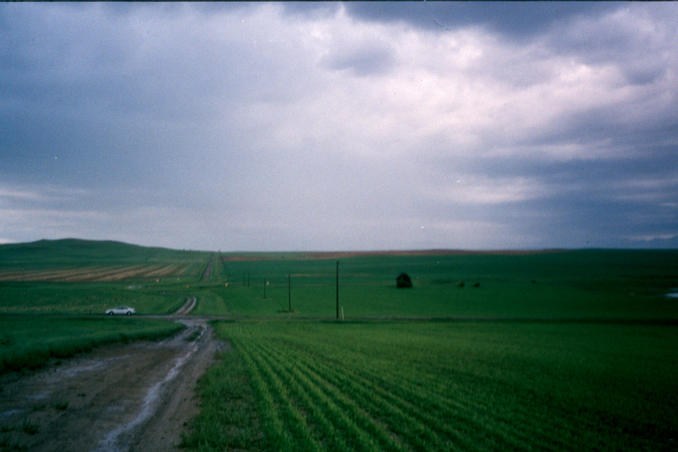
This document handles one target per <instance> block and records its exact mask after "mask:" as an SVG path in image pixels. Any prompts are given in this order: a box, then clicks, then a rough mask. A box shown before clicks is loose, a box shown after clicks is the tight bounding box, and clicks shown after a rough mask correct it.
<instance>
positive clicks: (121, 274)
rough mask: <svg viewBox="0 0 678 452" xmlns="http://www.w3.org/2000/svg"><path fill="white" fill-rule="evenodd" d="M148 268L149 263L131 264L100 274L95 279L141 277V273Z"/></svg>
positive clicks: (109, 279)
mask: <svg viewBox="0 0 678 452" xmlns="http://www.w3.org/2000/svg"><path fill="white" fill-rule="evenodd" d="M150 268H152V269H155V267H150ZM148 270H149V265H147V264H139V265H132V266H130V267H127V268H125V269H122V270H120V271H117V272H114V273H110V274H108V275H104V276H101V277H99V278H98V279H97V280H98V281H120V280H122V279H129V278H135V277H142V275H143V274H144V273H146V272H147V271H148Z"/></svg>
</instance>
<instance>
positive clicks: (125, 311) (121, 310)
mask: <svg viewBox="0 0 678 452" xmlns="http://www.w3.org/2000/svg"><path fill="white" fill-rule="evenodd" d="M136 313H137V311H135V310H134V308H130V307H129V306H118V307H117V308H113V309H109V310H107V311H106V315H114V314H115V315H132V314H136Z"/></svg>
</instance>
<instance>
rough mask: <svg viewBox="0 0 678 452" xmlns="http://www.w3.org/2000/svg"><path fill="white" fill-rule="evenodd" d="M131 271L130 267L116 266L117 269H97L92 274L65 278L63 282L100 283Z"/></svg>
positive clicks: (87, 273) (84, 273) (83, 273)
mask: <svg viewBox="0 0 678 452" xmlns="http://www.w3.org/2000/svg"><path fill="white" fill-rule="evenodd" d="M128 269H129V266H126V265H122V266H116V267H107V268H101V269H97V271H91V272H85V271H83V272H79V273H74V274H73V275H71V276H69V277H67V278H64V279H63V281H73V282H76V281H99V280H101V278H103V277H105V276H107V275H110V274H116V273H119V272H124V271H127V270H128Z"/></svg>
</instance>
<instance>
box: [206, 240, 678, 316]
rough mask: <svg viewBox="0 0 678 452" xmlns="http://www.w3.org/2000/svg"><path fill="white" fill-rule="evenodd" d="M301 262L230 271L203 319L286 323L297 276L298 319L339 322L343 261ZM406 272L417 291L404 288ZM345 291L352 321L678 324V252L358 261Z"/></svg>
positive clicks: (350, 261) (349, 264) (231, 264)
mask: <svg viewBox="0 0 678 452" xmlns="http://www.w3.org/2000/svg"><path fill="white" fill-rule="evenodd" d="M294 256H295V255H294V254H290V255H286V256H282V257H284V259H282V258H280V259H276V256H275V255H271V256H267V257H266V259H267V260H260V261H248V260H244V261H237V260H236V261H225V262H223V266H222V271H221V276H222V280H221V281H219V282H218V283H216V284H212V285H202V286H201V287H202V289H203V290H206V291H208V292H209V293H206V294H205V297H204V300H203V302H202V303H200V304H199V306H198V308H197V310H196V311H195V313H196V314H201V315H231V316H262V315H264V316H276V315H277V316H286V315H287V314H286V313H287V310H288V286H287V284H288V279H287V275H288V273H291V275H292V288H291V295H292V297H291V298H292V300H291V304H292V309H293V311H295V312H296V313H298V315H299V316H310V317H325V318H333V317H334V316H335V302H336V292H335V284H336V283H335V265H336V260H335V259H324V260H303V259H295V258H294ZM250 257H251V256H250ZM278 257H280V256H278ZM400 272H407V273H408V274H409V275H410V276H411V277H412V279H413V283H414V287H413V288H412V289H396V288H395V277H396V276H397V275H398V274H399V273H400ZM267 281H268V282H269V285H267V286H265V284H266V282H267ZM226 282H228V286H227V287H226V286H225V283H226ZM248 283H249V287H248ZM461 283H464V284H463V287H460V285H461ZM476 285H477V287H476ZM339 286H340V294H339V298H340V304H341V306H342V307H343V310H344V313H345V316H346V318H348V319H350V318H360V317H506V318H561V319H562V318H626V319H641V318H642V319H658V318H678V303H677V302H676V300H675V299H670V298H668V297H666V296H665V294H666V292H667V291H669V290H670V289H671V288H672V287H678V251H646V250H640V251H627V250H592V251H588V250H587V251H562V252H553V253H542V254H525V255H482V254H481V255H426V256H421V255H419V256H366V257H351V258H345V259H341V260H340V274H339ZM264 288H265V290H266V292H265V293H264ZM264 295H265V296H264ZM199 298H201V297H200V296H199ZM219 298H220V299H221V300H222V301H221V302H220V301H219Z"/></svg>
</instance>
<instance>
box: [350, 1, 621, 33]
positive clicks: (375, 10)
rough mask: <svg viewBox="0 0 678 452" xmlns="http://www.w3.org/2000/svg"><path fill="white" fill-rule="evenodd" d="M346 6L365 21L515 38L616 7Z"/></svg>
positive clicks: (580, 4) (596, 4)
mask: <svg viewBox="0 0 678 452" xmlns="http://www.w3.org/2000/svg"><path fill="white" fill-rule="evenodd" d="M345 6H346V10H347V11H348V13H349V14H350V15H351V16H353V17H355V18H357V19H362V20H368V21H375V22H405V23H407V24H410V25H413V26H415V27H419V28H422V29H427V30H433V31H444V30H453V29H456V28H460V27H468V26H483V27H488V28H490V29H492V30H494V31H498V32H500V33H502V34H505V35H508V36H511V37H516V38H521V37H529V36H531V35H534V34H536V33H539V32H542V31H544V30H546V29H547V28H549V27H550V26H551V25H553V24H554V23H556V22H558V21H563V20H566V19H568V18H571V17H576V16H580V15H584V14H586V15H597V14H601V13H603V12H604V11H606V10H609V9H610V8H614V7H615V6H614V5H612V4H607V3H606V2H348V3H346V4H345Z"/></svg>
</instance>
